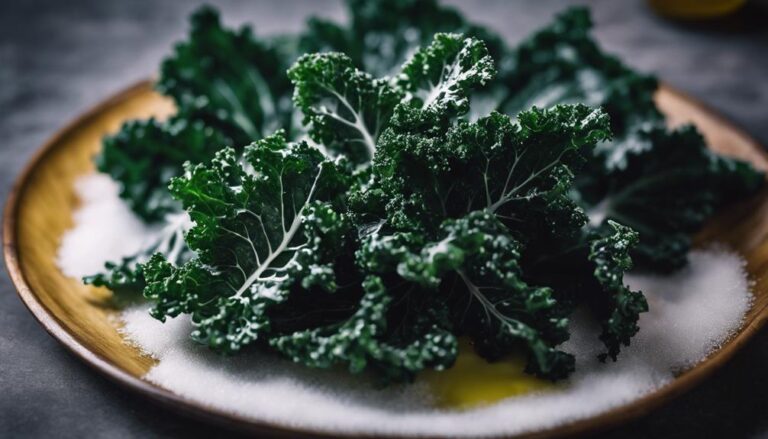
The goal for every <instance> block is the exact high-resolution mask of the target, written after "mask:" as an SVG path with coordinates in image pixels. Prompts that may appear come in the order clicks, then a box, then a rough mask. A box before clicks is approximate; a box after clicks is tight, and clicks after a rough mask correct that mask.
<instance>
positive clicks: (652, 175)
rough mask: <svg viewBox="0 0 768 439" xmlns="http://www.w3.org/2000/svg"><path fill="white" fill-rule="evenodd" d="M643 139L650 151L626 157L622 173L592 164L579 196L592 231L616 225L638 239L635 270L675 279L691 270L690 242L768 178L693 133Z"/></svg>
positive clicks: (648, 134)
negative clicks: (666, 274) (687, 268)
mask: <svg viewBox="0 0 768 439" xmlns="http://www.w3.org/2000/svg"><path fill="white" fill-rule="evenodd" d="M641 135H642V136H643V137H644V138H645V139H646V140H647V142H648V143H650V144H652V145H653V148H652V149H650V150H646V151H642V152H639V153H637V152H633V151H625V152H624V153H623V154H622V155H621V158H620V160H621V162H622V163H624V166H623V167H622V168H621V169H613V170H607V169H606V168H604V167H602V166H600V165H599V164H596V165H594V164H593V166H592V167H591V168H590V170H589V172H585V173H583V174H581V175H579V178H578V179H577V188H578V192H577V193H576V194H575V196H576V197H577V198H579V199H580V202H581V203H582V204H584V205H585V206H587V212H588V214H589V216H590V219H591V223H592V224H593V225H594V226H599V225H600V224H602V223H603V222H604V221H607V220H614V221H618V222H621V223H622V224H625V225H627V226H630V227H632V228H633V229H634V230H636V231H637V232H639V233H640V243H639V244H638V245H637V246H636V247H635V248H634V250H633V251H632V256H633V258H634V259H635V261H636V263H638V264H639V265H642V266H643V267H646V268H651V269H653V270H658V271H672V270H676V269H678V268H680V267H682V266H684V265H685V264H686V262H687V254H688V251H689V250H690V247H691V235H692V234H694V233H696V232H697V231H698V230H699V229H700V228H701V227H702V225H703V224H704V222H705V221H706V220H707V219H708V218H710V217H711V216H712V215H713V214H714V213H715V211H716V210H717V209H718V208H720V207H721V206H723V205H725V204H726V203H727V202H730V201H731V200H734V199H738V198H741V197H744V196H747V195H750V194H752V193H754V192H755V191H756V190H757V189H759V188H760V187H761V186H762V185H763V182H764V175H763V174H762V173H761V172H759V171H757V170H755V169H754V168H752V167H751V166H750V165H749V164H748V163H745V162H742V161H739V160H736V159H732V158H728V157H724V156H720V155H717V154H715V153H714V152H712V151H711V150H709V149H708V148H707V146H706V143H705V141H704V138H703V137H702V136H701V135H700V134H699V133H698V131H696V129H695V128H694V127H692V126H686V127H682V128H679V129H676V130H667V129H664V128H655V129H651V130H648V131H644V132H642V133H641Z"/></svg>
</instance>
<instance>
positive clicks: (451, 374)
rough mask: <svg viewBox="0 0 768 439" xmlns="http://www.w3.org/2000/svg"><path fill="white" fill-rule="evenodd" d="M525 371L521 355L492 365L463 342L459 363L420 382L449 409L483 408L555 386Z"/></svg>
mask: <svg viewBox="0 0 768 439" xmlns="http://www.w3.org/2000/svg"><path fill="white" fill-rule="evenodd" d="M524 369H525V358H524V357H523V356H522V355H513V356H510V357H507V358H504V359H502V360H500V361H497V362H494V363H489V362H488V361H486V360H485V359H483V358H481V357H480V356H479V355H477V354H476V353H475V352H474V349H473V348H472V345H471V344H470V342H469V340H467V339H460V340H459V354H458V356H457V358H456V364H454V366H453V367H452V368H450V369H447V370H443V371H435V370H430V371H427V372H425V373H423V374H421V375H420V379H424V380H425V381H426V382H427V383H428V384H429V386H430V387H431V389H432V392H433V394H434V395H435V398H436V400H437V401H436V402H437V404H438V405H439V406H440V407H442V408H448V409H468V408H473V407H480V406H484V405H489V404H493V403H496V402H498V401H501V400H502V399H506V398H509V397H512V396H519V395H524V394H527V393H531V392H534V391H542V390H547V389H553V388H555V387H556V386H555V384H552V383H551V382H550V381H546V380H542V379H539V378H536V377H534V376H532V375H529V374H526V373H525V372H523V370H524Z"/></svg>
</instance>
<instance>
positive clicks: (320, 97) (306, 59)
mask: <svg viewBox="0 0 768 439" xmlns="http://www.w3.org/2000/svg"><path fill="white" fill-rule="evenodd" d="M288 76H289V77H290V79H291V80H292V81H293V83H294V85H295V86H296V89H295V92H294V95H293V100H294V102H295V103H296V106H297V107H298V108H299V109H300V110H301V111H302V112H303V113H304V124H305V125H308V128H309V135H310V137H311V138H312V139H313V140H314V141H316V142H318V143H319V144H321V145H324V146H325V148H326V149H327V150H328V151H329V152H331V153H332V154H334V155H339V154H344V155H345V156H346V157H348V158H349V159H350V160H351V161H353V162H354V163H366V162H369V161H370V160H371V158H372V157H373V153H374V151H375V150H376V143H377V141H378V137H379V134H380V133H381V131H382V130H383V129H384V127H385V126H386V124H387V122H388V121H389V118H390V117H391V115H392V110H393V109H394V107H395V105H397V103H398V102H400V100H401V98H402V94H401V93H400V92H399V91H398V90H397V89H395V88H394V87H393V86H392V85H391V84H390V83H389V81H388V80H387V79H375V78H373V77H372V76H371V75H369V74H367V73H365V72H362V71H360V70H358V69H356V68H355V67H354V66H353V64H352V60H351V59H350V58H349V57H347V56H346V55H344V54H341V53H335V52H331V53H314V54H308V55H304V56H302V57H301V58H299V60H298V61H297V62H296V64H295V65H294V66H293V67H291V69H290V70H289V71H288Z"/></svg>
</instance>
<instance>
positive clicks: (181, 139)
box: [86, 0, 764, 382]
mask: <svg viewBox="0 0 768 439" xmlns="http://www.w3.org/2000/svg"><path fill="white" fill-rule="evenodd" d="M347 4H348V7H349V8H350V23H349V24H346V25H340V24H337V23H334V22H331V21H327V20H322V19H316V18H313V19H310V20H309V22H308V24H307V29H306V31H305V32H303V33H301V34H299V35H284V36H280V37H275V38H256V37H255V36H254V35H253V33H252V31H251V30H250V28H248V27H244V28H242V29H241V30H239V31H233V30H229V29H226V28H224V27H222V26H221V24H220V22H219V18H218V15H217V13H216V12H215V11H213V10H212V9H210V8H202V9H200V10H199V11H198V12H196V13H195V14H194V15H193V17H192V30H191V33H190V38H189V40H188V41H186V42H183V43H180V44H178V45H177V46H176V48H175V50H174V52H173V54H172V55H171V56H170V57H169V58H168V59H166V60H165V61H164V62H163V65H162V68H161V75H160V79H159V81H158V90H160V91H161V92H162V93H164V94H166V95H168V96H170V97H171V98H172V99H173V100H174V102H175V103H176V106H177V108H178V113H177V114H176V115H175V116H173V117H171V118H170V119H169V120H168V121H165V122H158V121H156V120H152V119H150V120H147V121H136V122H130V123H127V124H125V125H124V126H123V128H122V130H121V131H120V132H118V133H117V134H116V135H114V136H112V137H108V138H106V139H105V145H104V149H103V151H102V153H101V154H100V155H99V156H98V157H97V159H96V161H97V165H98V168H99V170H101V171H102V172H106V173H108V174H110V175H111V176H112V177H113V178H114V179H115V180H116V181H117V182H118V183H120V185H121V196H122V197H123V198H124V199H125V200H126V202H127V203H128V205H129V206H130V207H131V208H132V209H133V210H134V211H135V212H136V213H137V214H138V215H139V216H141V217H142V218H143V219H145V220H147V221H150V222H151V221H154V222H160V223H161V224H165V226H164V227H159V229H160V231H159V232H158V233H157V234H156V235H153V236H152V237H150V238H151V239H148V242H147V245H145V246H144V248H143V249H142V250H141V251H140V252H138V253H137V254H135V255H132V256H129V257H127V258H124V259H123V260H122V261H120V262H115V263H109V264H108V265H107V267H106V268H107V270H106V271H105V272H104V273H101V274H97V275H95V276H91V277H89V278H87V279H86V281H87V282H90V283H93V284H95V285H102V286H107V287H109V288H111V289H113V290H114V291H116V292H118V293H122V292H124V291H130V290H136V289H142V290H143V294H144V296H145V297H146V298H147V299H148V300H150V301H151V302H152V304H153V307H152V311H151V313H152V315H153V316H154V317H156V318H158V319H160V320H165V319H166V318H169V317H176V316H179V315H181V314H187V315H189V316H190V318H191V322H192V325H193V331H192V334H191V336H192V338H193V339H195V340H196V341H198V342H200V343H202V344H205V345H208V346H209V347H210V348H212V349H214V350H215V351H217V352H221V353H224V354H232V353H235V352H238V351H241V350H243V349H247V348H249V347H255V348H259V349H267V350H271V351H272V352H276V353H278V354H280V355H283V356H285V357H287V358H289V359H291V360H292V361H294V362H296V363H300V364H303V365H306V366H308V367H316V368H329V367H333V366H336V365H340V366H343V367H346V368H347V369H348V370H349V371H350V372H352V373H361V372H371V373H373V374H374V375H376V376H378V377H379V379H381V380H383V381H384V382H392V381H408V380H411V379H413V378H414V376H415V375H416V374H418V373H419V372H420V371H422V370H424V369H427V368H432V369H437V370H441V369H445V368H448V367H451V366H452V365H453V363H454V361H455V360H456V355H457V349H458V341H457V340H458V338H459V337H468V338H469V339H470V340H471V341H472V345H473V347H474V349H475V351H476V352H477V353H478V354H479V355H480V356H482V357H484V358H486V359H488V360H489V361H495V360H499V359H501V358H503V357H504V356H506V355H508V354H510V353H512V352H525V353H526V354H527V356H528V363H527V371H528V372H530V373H532V374H536V375H537V376H540V377H544V378H547V379H551V380H559V379H564V378H566V377H568V376H569V375H570V374H571V373H572V372H573V370H574V368H575V361H574V357H573V355H571V354H570V353H567V352H564V351H562V350H561V349H560V348H559V347H558V346H559V345H560V344H562V343H563V342H564V341H565V340H567V339H568V337H569V332H568V319H569V317H570V315H571V314H572V313H573V312H574V311H575V310H576V309H577V308H579V307H586V308H588V309H589V310H590V311H591V313H592V315H593V316H594V318H595V319H596V321H597V322H598V323H599V324H600V325H601V328H602V331H601V334H600V336H599V339H600V341H601V342H602V343H603V344H604V345H605V351H604V352H603V353H602V354H601V355H600V357H599V358H600V359H601V360H606V359H608V358H610V359H612V360H616V358H617V356H618V355H619V353H620V351H621V349H622V346H627V345H629V344H630V342H631V339H632V337H633V336H634V335H635V334H636V333H637V332H638V330H639V327H638V321H639V316H640V314H641V313H643V312H645V311H647V310H648V304H647V302H646V300H645V298H644V296H643V294H642V292H640V291H633V290H631V289H630V288H629V287H628V286H627V285H626V284H625V282H624V274H625V273H626V272H627V271H628V270H630V269H632V267H633V264H634V265H638V266H639V267H641V268H650V269H653V270H655V271H669V270H674V269H676V268H679V267H681V266H682V265H684V264H685V261H686V255H687V252H688V250H689V249H690V245H691V238H690V236H691V235H692V234H693V233H695V232H696V231H697V230H699V229H700V228H701V227H702V225H703V224H704V222H705V221H706V220H707V219H708V218H709V217H710V216H711V215H712V214H713V213H714V212H715V211H716V210H717V209H718V208H720V207H721V206H723V205H725V203H726V202H727V201H730V200H731V199H733V198H735V197H744V196H748V195H749V194H750V193H752V192H754V191H755V190H757V189H758V188H759V187H760V186H761V185H762V182H763V180H764V177H763V175H762V174H761V173H759V172H758V171H756V170H754V169H753V168H752V167H750V166H749V165H748V164H746V163H744V162H741V161H738V160H735V159H730V158H726V157H722V156H719V155H717V154H715V153H713V152H711V151H710V150H709V149H707V147H706V144H705V142H704V140H703V138H702V137H701V136H700V135H699V134H698V133H697V132H696V130H695V129H694V128H692V127H685V128H680V129H677V130H669V129H667V128H666V127H665V120H664V118H663V116H662V115H661V113H660V112H659V111H658V109H657V108H656V106H655V104H654V101H653V93H654V92H655V90H656V88H657V81H656V79H655V78H654V77H652V76H649V75H644V74H639V73H637V72H635V71H633V70H631V69H629V68H628V67H626V66H625V65H624V64H622V63H621V61H619V60H618V59H617V58H615V57H613V56H610V55H607V54H605V53H604V52H603V51H602V50H601V49H600V48H599V46H598V45H597V44H596V43H595V41H594V40H593V39H592V37H591V36H590V34H589V31H590V28H591V21H590V18H589V15H588V13H587V11H586V10H584V9H581V8H573V9H570V10H568V11H566V12H564V13H562V14H560V15H559V16H558V17H557V18H556V19H555V21H554V22H553V23H552V24H551V25H549V26H547V27H545V28H543V29H542V30H540V31H538V32H536V33H534V34H533V35H532V36H531V37H529V38H528V39H526V40H525V41H523V42H522V43H521V44H520V45H518V46H517V47H515V48H509V47H506V46H505V45H504V44H503V43H502V42H501V39H500V38H499V37H498V36H496V35H494V34H493V33H492V32H490V31H488V30H487V29H485V28H483V27H481V26H476V25H474V24H472V23H470V22H468V21H466V20H465V19H464V18H463V17H462V16H461V15H460V14H459V13H458V12H456V11H455V10H454V9H451V8H446V7H442V6H440V5H439V4H438V3H437V2H436V1H434V0H422V1H417V0H375V1H362V0H348V1H347ZM496 61H499V62H496ZM480 103H482V105H480ZM489 103H490V104H489ZM585 104H586V105H585ZM489 105H490V107H489ZM486 107H489V108H493V109H495V111H489V112H486V113H485V114H484V111H485V108H486ZM488 113H490V114H488ZM246 145H247V146H246ZM225 146H226V147H225ZM169 181H170V185H168V182H169ZM649 207H652V208H649Z"/></svg>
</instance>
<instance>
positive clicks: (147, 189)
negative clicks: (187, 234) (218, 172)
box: [95, 116, 230, 222]
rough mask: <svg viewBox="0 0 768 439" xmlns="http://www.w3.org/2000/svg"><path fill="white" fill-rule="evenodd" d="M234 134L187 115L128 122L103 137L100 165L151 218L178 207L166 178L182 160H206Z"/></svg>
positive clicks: (132, 204)
mask: <svg viewBox="0 0 768 439" xmlns="http://www.w3.org/2000/svg"><path fill="white" fill-rule="evenodd" d="M229 141H230V139H229V138H227V137H226V136H223V135H222V134H221V133H220V132H218V131H216V130H214V129H213V128H211V127H207V126H206V125H204V124H203V123H201V122H200V121H191V120H189V119H187V118H185V117H183V116H181V117H179V116H177V117H173V118H171V119H170V120H169V121H167V122H159V121H157V120H155V119H148V120H145V121H131V122H127V123H126V124H125V125H123V127H122V128H121V130H120V131H118V132H117V133H116V134H115V135H112V136H107V137H105V138H104V146H103V147H102V151H101V153H100V154H99V155H97V156H96V158H95V162H96V169H98V170H99V171H100V172H104V173H107V174H109V175H110V176H111V177H112V179H113V180H115V181H117V182H118V183H120V197H121V198H123V199H124V200H125V202H126V203H127V204H128V206H129V207H130V208H131V209H132V210H133V211H134V212H136V214H137V215H139V216H140V217H141V218H142V219H144V220H146V221H149V222H153V221H160V220H162V219H163V218H164V217H165V215H167V214H169V213H175V212H178V211H179V210H180V206H179V203H178V202H177V201H175V200H174V199H173V198H172V197H171V196H170V194H169V193H168V187H167V186H168V181H169V180H170V179H171V177H175V176H177V175H179V174H180V173H181V171H182V167H183V165H184V162H186V161H192V162H194V163H197V162H200V161H204V160H208V159H210V158H211V157H213V154H214V153H215V152H216V151H218V150H219V149H221V148H223V147H224V146H226V145H227V142H229Z"/></svg>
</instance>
